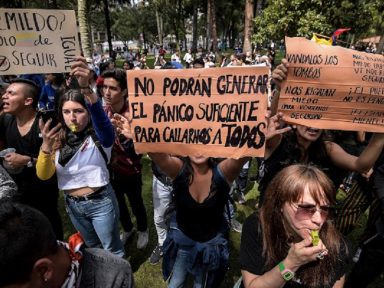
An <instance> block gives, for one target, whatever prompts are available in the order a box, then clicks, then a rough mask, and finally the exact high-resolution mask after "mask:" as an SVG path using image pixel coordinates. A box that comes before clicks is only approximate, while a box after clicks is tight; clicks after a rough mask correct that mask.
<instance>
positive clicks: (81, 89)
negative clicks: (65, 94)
mask: <svg viewBox="0 0 384 288" xmlns="http://www.w3.org/2000/svg"><path fill="white" fill-rule="evenodd" d="M85 91H87V92H85ZM80 92H81V94H84V95H89V94H92V93H93V90H92V88H91V87H89V86H88V87H83V88H80Z"/></svg>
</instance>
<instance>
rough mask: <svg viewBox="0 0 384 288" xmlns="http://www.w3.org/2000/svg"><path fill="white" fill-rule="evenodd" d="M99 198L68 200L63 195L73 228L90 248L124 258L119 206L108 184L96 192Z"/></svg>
mask: <svg viewBox="0 0 384 288" xmlns="http://www.w3.org/2000/svg"><path fill="white" fill-rule="evenodd" d="M98 193H100V196H101V197H98V198H96V199H90V200H85V201H78V200H73V199H70V198H68V197H67V196H66V195H65V194H64V199H65V203H66V210H67V212H68V214H69V217H70V218H71V221H72V224H73V226H75V228H76V230H78V231H79V232H80V234H81V236H83V239H84V242H85V244H86V245H87V246H88V247H90V248H104V249H105V250H108V251H110V252H112V253H114V254H116V255H117V256H120V257H123V256H124V247H123V244H122V242H121V240H120V231H119V206H118V204H117V200H116V196H115V192H114V191H113V188H112V186H111V185H110V184H108V185H107V186H106V187H105V188H104V190H103V191H101V192H98Z"/></svg>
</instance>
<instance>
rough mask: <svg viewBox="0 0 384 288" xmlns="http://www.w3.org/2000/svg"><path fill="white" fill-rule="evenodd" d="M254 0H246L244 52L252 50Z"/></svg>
mask: <svg viewBox="0 0 384 288" xmlns="http://www.w3.org/2000/svg"><path fill="white" fill-rule="evenodd" d="M253 5H254V2H253V0H245V13H244V14H245V19H244V42H243V52H244V53H245V52H252V44H251V38H252V33H253V29H252V28H253Z"/></svg>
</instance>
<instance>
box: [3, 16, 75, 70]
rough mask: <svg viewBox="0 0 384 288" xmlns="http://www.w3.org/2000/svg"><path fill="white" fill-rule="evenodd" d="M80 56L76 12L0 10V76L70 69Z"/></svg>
mask: <svg viewBox="0 0 384 288" xmlns="http://www.w3.org/2000/svg"><path fill="white" fill-rule="evenodd" d="M77 55H80V46H79V41H78V36H77V26H76V16H75V11H69V10H36V9H0V75H5V74H29V73H55V72H69V71H70V70H71V69H70V67H71V63H72V62H73V61H74V59H75V56H77Z"/></svg>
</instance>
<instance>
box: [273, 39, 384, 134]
mask: <svg viewBox="0 0 384 288" xmlns="http://www.w3.org/2000/svg"><path fill="white" fill-rule="evenodd" d="M286 46H287V55H286V58H287V60H288V62H289V68H288V78H287V81H285V82H284V84H283V85H282V87H281V94H280V100H279V104H278V110H279V111H281V112H283V113H284V115H285V119H286V120H287V121H288V122H290V123H294V124H301V125H306V126H310V127H315V128H323V129H336V130H337V129H339V130H351V131H369V132H384V57H383V56H381V55H377V54H369V53H365V52H358V51H355V50H352V49H347V48H343V47H339V46H326V45H319V44H316V43H315V42H312V41H309V40H306V39H305V38H288V37H287V38H286Z"/></svg>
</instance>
